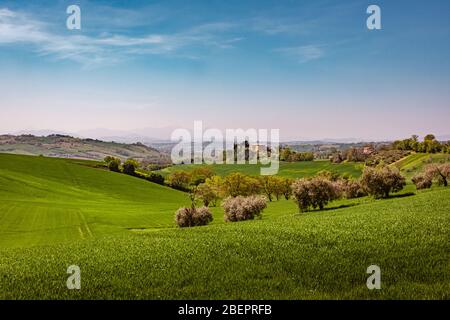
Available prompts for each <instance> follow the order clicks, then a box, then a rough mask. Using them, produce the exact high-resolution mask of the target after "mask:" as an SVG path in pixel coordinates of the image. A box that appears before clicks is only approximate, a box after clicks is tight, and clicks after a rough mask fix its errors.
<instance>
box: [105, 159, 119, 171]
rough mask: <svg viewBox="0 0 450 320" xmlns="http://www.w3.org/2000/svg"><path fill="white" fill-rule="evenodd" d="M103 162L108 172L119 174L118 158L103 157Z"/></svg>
mask: <svg viewBox="0 0 450 320" xmlns="http://www.w3.org/2000/svg"><path fill="white" fill-rule="evenodd" d="M104 161H105V163H106V165H107V166H108V169H109V170H110V171H114V172H120V164H121V161H120V159H119V158H115V157H111V156H107V157H105V159H104Z"/></svg>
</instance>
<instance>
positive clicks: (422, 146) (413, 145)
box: [392, 134, 448, 153]
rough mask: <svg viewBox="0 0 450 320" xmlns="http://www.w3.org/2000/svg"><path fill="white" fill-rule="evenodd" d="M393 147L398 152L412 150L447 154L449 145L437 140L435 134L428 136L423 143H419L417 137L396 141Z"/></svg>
mask: <svg viewBox="0 0 450 320" xmlns="http://www.w3.org/2000/svg"><path fill="white" fill-rule="evenodd" d="M392 147H393V148H394V149H397V150H410V151H415V152H426V153H437V152H445V150H446V149H447V147H448V145H447V143H441V142H439V141H437V140H436V137H435V136H434V135H433V134H427V135H426V136H425V137H424V139H423V142H419V141H418V137H417V136H416V135H414V136H412V137H411V138H409V139H404V140H397V141H394V143H393V144H392Z"/></svg>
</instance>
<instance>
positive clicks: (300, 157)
mask: <svg viewBox="0 0 450 320" xmlns="http://www.w3.org/2000/svg"><path fill="white" fill-rule="evenodd" d="M313 160H314V153H312V152H297V151H294V150H292V149H291V148H289V147H282V148H280V161H287V162H300V161H313Z"/></svg>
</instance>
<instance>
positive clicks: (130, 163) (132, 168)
mask: <svg viewBox="0 0 450 320" xmlns="http://www.w3.org/2000/svg"><path fill="white" fill-rule="evenodd" d="M137 168H139V162H137V161H136V160H134V159H128V160H127V161H125V162H124V164H123V169H122V171H123V173H125V174H128V175H130V176H134V175H136V169H137Z"/></svg>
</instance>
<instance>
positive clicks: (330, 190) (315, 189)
mask: <svg viewBox="0 0 450 320" xmlns="http://www.w3.org/2000/svg"><path fill="white" fill-rule="evenodd" d="M292 195H293V197H294V201H295V202H296V203H297V206H298V208H299V210H300V212H305V211H308V210H309V209H310V208H311V207H312V208H314V209H316V208H319V209H320V210H322V209H323V208H324V206H325V205H327V204H328V202H330V201H333V200H335V199H337V198H338V197H339V192H338V190H337V188H336V186H335V185H334V184H333V183H332V182H330V181H329V180H327V179H323V178H320V177H316V178H313V179H298V180H296V181H294V183H293V184H292Z"/></svg>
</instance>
